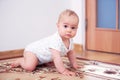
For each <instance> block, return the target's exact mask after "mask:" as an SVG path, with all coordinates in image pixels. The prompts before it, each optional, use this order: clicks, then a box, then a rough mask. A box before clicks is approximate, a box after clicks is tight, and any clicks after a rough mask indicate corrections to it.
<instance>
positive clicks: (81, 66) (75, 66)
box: [73, 65, 84, 69]
mask: <svg viewBox="0 0 120 80" xmlns="http://www.w3.org/2000/svg"><path fill="white" fill-rule="evenodd" d="M83 67H84V66H83V65H80V66H78V65H73V68H74V69H78V68H83Z"/></svg>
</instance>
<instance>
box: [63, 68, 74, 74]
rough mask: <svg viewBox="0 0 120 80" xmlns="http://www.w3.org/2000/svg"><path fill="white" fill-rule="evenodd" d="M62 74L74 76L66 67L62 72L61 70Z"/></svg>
mask: <svg viewBox="0 0 120 80" xmlns="http://www.w3.org/2000/svg"><path fill="white" fill-rule="evenodd" d="M62 74H63V75H66V76H75V73H74V72H72V71H69V70H67V69H65V70H64V71H63V72H62Z"/></svg>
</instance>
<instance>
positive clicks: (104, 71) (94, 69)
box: [0, 57, 120, 80]
mask: <svg viewBox="0 0 120 80" xmlns="http://www.w3.org/2000/svg"><path fill="white" fill-rule="evenodd" d="M11 61H12V60H7V61H1V62H0V80H120V66H119V65H113V64H108V63H103V62H99V61H91V60H84V59H77V62H78V65H84V68H82V69H78V70H74V69H72V68H71V67H70V64H69V61H68V59H67V58H66V57H63V62H64V66H65V67H66V68H67V69H69V70H71V71H74V72H75V73H76V76H64V75H62V74H60V73H58V72H57V71H56V68H55V67H54V65H53V64H50V63H48V64H43V65H40V66H37V67H36V69H35V70H34V71H33V72H28V71H26V70H24V69H22V68H21V67H17V68H11V67H10V64H11Z"/></svg>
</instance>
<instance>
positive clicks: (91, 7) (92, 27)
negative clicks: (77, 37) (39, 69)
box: [86, 0, 120, 53]
mask: <svg viewBox="0 0 120 80" xmlns="http://www.w3.org/2000/svg"><path fill="white" fill-rule="evenodd" d="M99 3H100V4H99ZM108 3H109V4H108ZM99 9H100V10H99ZM103 9H104V10H103ZM106 13H107V14H106ZM104 14H106V15H104ZM105 19H107V20H105ZM105 21H106V22H105ZM86 22H87V25H86V49H87V50H94V51H102V52H110V53H120V1H119V0H86Z"/></svg>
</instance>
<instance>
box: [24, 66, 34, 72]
mask: <svg viewBox="0 0 120 80" xmlns="http://www.w3.org/2000/svg"><path fill="white" fill-rule="evenodd" d="M24 69H25V70H27V71H33V70H35V67H32V66H25V67H24Z"/></svg>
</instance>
